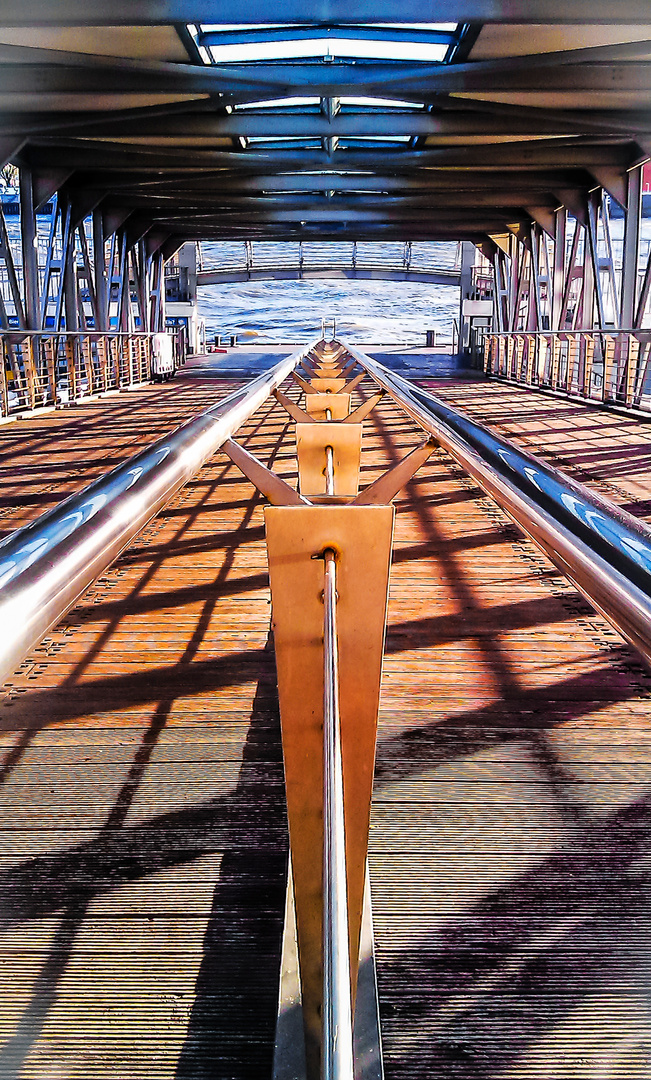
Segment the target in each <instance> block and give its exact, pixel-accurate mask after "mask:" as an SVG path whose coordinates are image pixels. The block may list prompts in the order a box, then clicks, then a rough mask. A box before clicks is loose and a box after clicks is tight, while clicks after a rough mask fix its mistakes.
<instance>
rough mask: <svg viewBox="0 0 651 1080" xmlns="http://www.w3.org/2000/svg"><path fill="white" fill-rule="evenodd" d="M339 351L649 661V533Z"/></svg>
mask: <svg viewBox="0 0 651 1080" xmlns="http://www.w3.org/2000/svg"><path fill="white" fill-rule="evenodd" d="M346 348H347V349H348V351H349V352H350V354H351V356H353V357H355V359H356V360H357V361H358V362H359V363H360V364H361V365H362V367H364V368H365V370H366V371H367V372H368V374H369V375H371V376H372V377H373V378H374V379H375V380H376V382H378V383H379V384H380V386H382V387H383V388H384V389H385V390H386V391H387V392H388V393H389V395H390V396H391V397H392V398H393V399H394V401H396V402H397V403H398V404H399V405H400V406H401V407H402V408H403V409H404V410H405V412H406V413H407V414H408V415H409V416H411V418H412V419H413V420H415V421H416V423H417V424H419V425H420V427H422V428H423V429H424V430H425V431H428V432H429V433H430V434H431V435H433V436H434V438H435V439H437V440H438V442H439V443H440V444H441V446H442V447H443V448H444V449H445V450H447V451H448V452H449V453H450V454H451V455H452V457H454V458H455V460H456V461H458V463H459V464H460V465H461V466H462V468H463V469H464V470H465V471H466V472H467V473H469V474H470V475H471V476H472V477H473V478H474V479H475V480H476V481H477V483H478V484H480V485H481V487H482V488H483V489H484V491H486V492H487V493H488V494H489V495H490V496H491V497H492V498H493V499H495V502H497V503H498V505H499V506H501V508H502V509H503V510H504V511H506V513H507V514H508V515H509V516H510V517H511V518H512V519H513V520H514V521H515V522H516V524H517V525H518V526H519V527H520V528H521V529H522V530H523V532H525V533H526V534H527V535H528V536H529V537H530V538H531V539H532V540H533V541H534V542H535V543H536V544H537V545H538V546H539V547H540V548H541V549H542V550H543V551H544V552H545V554H546V555H547V556H548V557H549V558H550V559H551V561H552V562H553V563H554V565H555V566H557V567H558V569H559V570H560V571H561V573H563V574H564V575H565V576H566V577H567V578H569V580H570V581H571V582H572V584H573V585H575V586H576V588H577V589H578V590H579V591H580V592H581V593H583V595H584V596H585V597H586V598H587V599H588V600H589V601H590V603H591V604H592V605H593V606H594V607H595V608H596V609H597V610H598V611H599V612H601V614H602V615H603V616H604V617H605V618H606V619H608V621H609V622H610V623H612V625H613V626H614V627H615V628H616V629H617V630H618V631H619V632H620V633H621V634H622V635H623V636H624V637H625V638H626V639H627V640H628V641H630V642H631V644H632V645H634V646H635V648H637V649H638V650H639V651H640V652H641V653H642V655H643V656H644V657H645V659H646V660H647V661H648V662H650V663H651V529H650V528H649V527H648V526H647V525H646V524H645V523H644V522H641V521H638V519H637V518H634V517H633V516H632V515H631V514H628V513H626V511H625V510H622V509H621V508H620V507H618V506H615V505H614V504H613V503H611V502H609V501H608V500H607V499H603V498H602V497H601V496H599V495H597V494H596V493H595V492H593V491H590V490H589V489H588V488H586V487H584V485H583V484H578V483H577V482H576V481H574V480H572V479H570V477H568V476H566V475H565V474H564V473H562V472H560V471H559V470H558V469H554V468H552V467H551V466H550V465H547V464H546V463H545V462H543V461H541V460H540V459H539V458H537V457H535V456H534V455H533V454H529V453H528V452H527V451H526V450H521V449H520V448H519V447H517V446H515V445H514V444H513V443H511V442H509V441H508V440H507V439H502V438H500V437H499V436H497V435H495V434H494V433H493V432H492V431H490V430H489V429H488V428H487V427H484V426H483V425H482V424H478V423H476V422H475V421H473V420H470V419H469V418H468V417H467V416H464V415H463V413H460V412H458V411H457V410H455V409H451V408H450V407H449V406H448V405H446V404H444V402H442V401H441V400H440V399H438V398H436V397H435V396H434V395H433V394H430V393H428V392H427V391H426V390H423V389H421V388H420V387H417V386H414V385H413V384H412V383H409V382H407V380H406V379H403V378H401V376H399V375H396V374H395V373H394V372H391V371H389V370H388V368H385V367H384V366H383V365H382V364H379V363H378V362H377V361H376V360H373V359H372V358H371V357H370V356H366V354H365V353H362V352H360V351H359V350H358V349H355V348H354V347H353V346H351V345H346Z"/></svg>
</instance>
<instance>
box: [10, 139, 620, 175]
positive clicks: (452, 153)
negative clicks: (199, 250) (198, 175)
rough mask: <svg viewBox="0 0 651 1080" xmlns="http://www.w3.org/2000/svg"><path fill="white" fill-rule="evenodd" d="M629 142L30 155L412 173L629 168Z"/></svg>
mask: <svg viewBox="0 0 651 1080" xmlns="http://www.w3.org/2000/svg"><path fill="white" fill-rule="evenodd" d="M635 156H636V155H635V153H634V146H633V145H632V144H628V143H623V142H621V141H619V142H616V141H615V142H600V141H591V140H574V139H569V138H565V139H557V140H555V139H548V140H544V141H540V142H537V141H534V142H519V143H515V144H498V145H493V146H481V147H474V146H455V147H450V146H444V147H439V148H435V149H427V150H402V151H394V152H390V151H389V152H387V151H386V149H385V150H382V149H378V150H370V149H365V150H349V151H347V150H341V151H337V152H335V153H334V154H333V155H330V154H327V153H323V152H319V151H313V150H301V149H297V150H281V151H269V150H267V151H262V150H261V151H247V152H246V153H243V152H238V151H233V152H229V151H225V150H216V151H210V150H204V149H199V148H196V147H178V148H177V147H170V148H164V149H162V148H157V149H156V153H154V152H152V148H151V147H146V148H144V149H143V148H140V147H135V146H129V147H128V148H124V147H122V146H118V147H115V146H110V145H108V144H101V143H92V144H90V143H88V141H80V142H75V141H74V140H53V141H52V143H51V144H48V140H38V141H36V140H35V141H33V142H32V143H30V159H31V160H32V161H33V162H34V163H35V164H42V165H49V164H54V165H57V166H60V167H62V168H64V167H68V168H74V169H88V168H91V169H106V170H107V171H110V170H111V169H113V168H115V169H117V170H118V171H120V172H123V171H124V170H125V169H128V170H134V171H135V170H138V168H142V169H146V170H151V169H152V168H156V169H159V170H160V171H161V175H162V174H163V171H164V169H165V167H167V168H169V169H172V170H174V171H175V172H176V171H178V170H179V169H180V168H181V169H182V168H183V165H185V166H186V167H187V168H190V167H193V166H199V167H200V166H202V165H203V166H205V167H206V168H212V169H214V168H215V167H217V166H222V167H224V168H228V169H232V170H237V169H242V170H245V171H246V170H247V169H248V168H255V167H256V166H258V167H260V168H261V169H262V170H264V171H268V170H269V169H272V170H274V171H276V172H279V171H286V170H295V169H302V170H309V169H315V170H325V171H328V170H333V171H334V172H341V171H344V170H351V171H369V170H370V171H373V170H375V169H380V170H382V171H387V170H390V171H391V172H393V173H401V172H409V173H411V172H413V170H414V169H418V168H442V169H463V170H470V171H471V172H472V171H475V170H477V169H500V170H503V169H504V168H514V169H538V168H544V169H549V168H552V169H565V168H581V169H584V168H587V169H592V167H593V166H595V165H609V166H615V167H617V166H619V167H621V166H623V167H625V168H626V167H628V166H629V165H630V164H631V163H632V159H633V158H634V157H635Z"/></svg>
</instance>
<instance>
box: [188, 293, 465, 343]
mask: <svg viewBox="0 0 651 1080" xmlns="http://www.w3.org/2000/svg"><path fill="white" fill-rule="evenodd" d="M198 303H199V314H200V316H201V317H202V318H203V319H204V320H205V323H206V337H207V338H208V339H209V340H210V339H211V338H212V337H213V336H214V335H215V334H216V333H222V334H237V335H238V337H241V338H244V339H256V340H259V341H260V342H267V341H269V342H270V341H292V342H302V341H308V340H309V339H310V338H311V337H313V336H314V334H315V332H316V331H317V330H318V329H319V328H320V326H321V318H322V317H323V316H330V315H336V316H337V331H338V332H339V333H341V334H342V335H343V336H344V337H345V336H350V337H352V338H354V339H355V341H359V342H360V343H362V342H364V343H368V342H382V343H383V344H387V345H388V344H396V345H424V344H425V331H426V330H436V331H437V338H439V337H440V338H441V339H442V340H445V341H451V340H452V323H453V320H454V319H457V320H458V318H459V290H458V288H455V287H453V286H450V285H421V284H419V283H413V282H409V281H397V282H396V281H359V280H352V281H348V280H337V281H328V280H325V281H314V280H310V281H256V282H245V283H231V284H226V285H202V286H201V287H200V288H199V290H198Z"/></svg>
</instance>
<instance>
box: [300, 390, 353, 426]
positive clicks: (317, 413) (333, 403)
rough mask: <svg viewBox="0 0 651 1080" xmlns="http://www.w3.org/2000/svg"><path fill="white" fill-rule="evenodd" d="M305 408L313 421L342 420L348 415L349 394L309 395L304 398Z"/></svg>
mask: <svg viewBox="0 0 651 1080" xmlns="http://www.w3.org/2000/svg"><path fill="white" fill-rule="evenodd" d="M305 408H306V409H307V411H308V412H309V413H310V415H311V416H313V417H314V419H315V420H344V419H345V418H346V417H347V416H348V414H349V413H350V394H314V393H310V394H309V395H308V396H307V397H306V398H305ZM327 412H329V413H330V416H329V417H328V416H327V415H326V413H327Z"/></svg>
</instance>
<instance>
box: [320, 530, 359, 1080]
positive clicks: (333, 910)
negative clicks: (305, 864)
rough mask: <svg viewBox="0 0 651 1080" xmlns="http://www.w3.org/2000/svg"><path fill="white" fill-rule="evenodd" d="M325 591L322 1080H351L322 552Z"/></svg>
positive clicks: (332, 618)
mask: <svg viewBox="0 0 651 1080" xmlns="http://www.w3.org/2000/svg"><path fill="white" fill-rule="evenodd" d="M324 563H325V575H324V589H323V606H324V618H323V1013H322V1016H323V1020H322V1026H323V1037H322V1046H321V1076H322V1078H323V1080H353V1076H354V1070H353V1018H352V1004H351V991H350V988H351V978H350V949H349V929H348V900H347V896H348V892H347V882H346V835H345V826H344V777H343V764H342V756H341V724H340V717H339V657H338V648H337V558H336V555H335V552H334V551H333V550H332V549H330V548H328V549H326V551H325V552H324Z"/></svg>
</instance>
